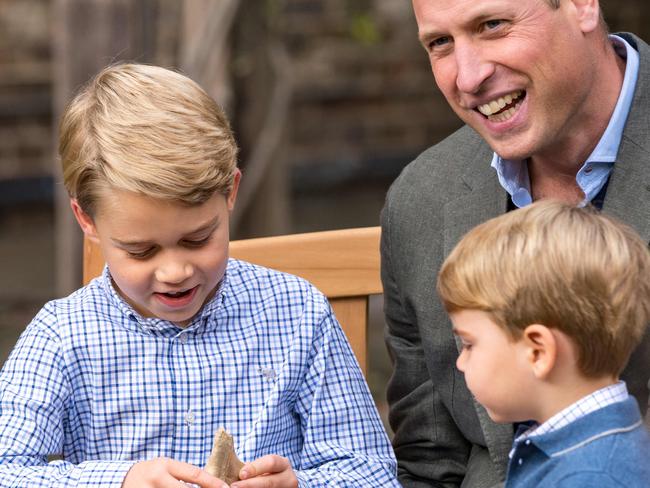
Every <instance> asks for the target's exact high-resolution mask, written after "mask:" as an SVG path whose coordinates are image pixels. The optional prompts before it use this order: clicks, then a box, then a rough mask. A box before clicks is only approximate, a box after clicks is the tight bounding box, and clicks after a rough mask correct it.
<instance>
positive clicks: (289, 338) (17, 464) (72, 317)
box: [0, 260, 399, 488]
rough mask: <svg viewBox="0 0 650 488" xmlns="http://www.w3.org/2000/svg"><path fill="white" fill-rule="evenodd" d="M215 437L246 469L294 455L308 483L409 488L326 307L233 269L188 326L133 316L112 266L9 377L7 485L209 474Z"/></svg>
mask: <svg viewBox="0 0 650 488" xmlns="http://www.w3.org/2000/svg"><path fill="white" fill-rule="evenodd" d="M219 427H224V428H225V429H226V430H227V431H229V432H230V433H231V434H232V435H233V438H234V442H235V446H236V451H237V454H238V456H239V458H240V459H241V460H243V461H252V460H253V459H256V458H258V457H260V456H263V455H266V454H279V455H281V456H284V457H287V458H288V459H289V460H290V461H291V464H292V466H293V468H294V470H295V472H296V475H297V477H298V479H299V484H300V486H301V487H307V486H310V487H316V486H337V487H344V486H355V487H359V486H367V487H372V488H375V487H378V486H381V487H385V486H389V487H392V486H395V487H398V486H399V484H398V483H397V481H396V469H397V463H396V461H395V458H394V455H393V452H392V448H391V446H390V443H389V440H388V438H387V436H386V433H385V431H384V428H383V426H382V424H381V421H380V419H379V416H378V414H377V410H376V408H375V405H374V403H373V400H372V398H371V396H370V393H369V391H368V388H367V386H366V383H365V380H364V378H363V375H362V373H361V370H360V369H359V366H358V364H357V361H356V359H355V358H354V355H353V353H352V350H351V349H350V346H349V344H348V342H347V340H346V338H345V335H344V334H343V331H342V330H341V328H340V326H339V324H338V323H337V321H336V319H335V318H334V316H333V315H332V311H331V308H330V306H329V304H328V303H327V300H326V299H325V297H324V296H323V295H322V294H321V293H320V292H318V291H317V290H316V289H315V288H314V287H313V286H311V285H310V284H308V283H307V282H306V281H304V280H301V279H300V278H297V277H295V276H291V275H287V274H283V273H278V272H275V271H271V270H268V269H265V268H261V267H258V266H254V265H252V264H249V263H245V262H242V261H236V260H230V261H229V263H228V268H227V272H226V277H225V278H224V280H223V281H222V284H221V286H220V289H219V291H218V292H217V294H216V295H215V297H214V298H213V299H212V300H211V301H210V302H208V303H206V304H205V305H204V307H203V308H202V310H201V311H200V312H199V313H198V314H197V316H196V317H195V318H194V319H193V320H192V323H191V324H190V325H189V326H188V327H187V328H179V327H177V326H176V325H174V324H173V323H171V322H167V321H164V320H160V319H156V318H143V317H141V316H140V315H138V314H137V313H136V312H135V311H134V310H133V309H132V308H131V307H130V306H129V305H128V304H127V303H126V302H125V301H124V300H123V299H122V298H121V297H120V296H119V295H118V294H117V293H116V291H115V289H114V287H113V285H112V282H111V278H110V275H109V273H108V270H107V269H105V270H104V274H103V276H102V277H100V278H98V279H96V280H94V281H92V282H91V283H90V284H89V285H88V286H86V287H84V288H82V289H81V290H79V291H77V292H76V293H74V294H72V295H71V296H69V297H67V298H64V299H60V300H54V301H52V302H49V303H48V304H46V305H45V306H44V307H43V309H42V310H41V311H40V312H39V314H38V315H37V316H36V317H35V318H34V320H33V321H32V322H31V323H30V325H29V326H28V327H27V329H26V330H25V332H24V333H23V334H22V336H21V337H20V339H19V341H18V343H17V345H16V347H15V348H14V350H13V352H12V353H11V355H10V357H9V359H8V360H7V362H6V363H5V365H4V367H3V369H2V373H0V486H3V487H9V486H11V487H21V488H22V487H24V488H28V487H29V488H33V487H51V488H54V487H57V488H59V487H60V488H63V487H70V486H75V487H91V486H92V487H100V486H101V487H115V488H119V487H120V486H121V484H122V481H123V479H124V477H125V475H126V473H127V471H128V470H129V469H130V467H131V466H132V465H133V463H134V462H135V461H137V460H145V459H150V458H153V457H158V456H167V457H171V458H174V459H176V460H179V461H184V462H187V463H191V464H194V465H197V466H203V465H204V464H205V462H206V460H207V457H208V455H209V453H210V449H211V447H212V442H213V438H214V433H215V431H216V430H217V429H218V428H219ZM54 454H59V455H62V456H63V460H58V461H53V462H50V463H49V464H48V462H47V459H48V456H50V455H54Z"/></svg>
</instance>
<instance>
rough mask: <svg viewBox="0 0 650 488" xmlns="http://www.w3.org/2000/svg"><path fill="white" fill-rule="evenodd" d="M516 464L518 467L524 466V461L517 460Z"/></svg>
mask: <svg viewBox="0 0 650 488" xmlns="http://www.w3.org/2000/svg"><path fill="white" fill-rule="evenodd" d="M517 464H519V466H521V465H522V464H524V460H523V459H521V458H519V461H517Z"/></svg>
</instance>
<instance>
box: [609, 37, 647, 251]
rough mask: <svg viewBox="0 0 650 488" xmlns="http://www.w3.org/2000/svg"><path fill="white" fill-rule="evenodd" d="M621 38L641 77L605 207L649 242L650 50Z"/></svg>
mask: <svg viewBox="0 0 650 488" xmlns="http://www.w3.org/2000/svg"><path fill="white" fill-rule="evenodd" d="M622 35H623V36H624V37H625V38H626V40H627V41H628V42H630V43H631V44H632V45H633V46H634V47H636V48H637V49H638V51H639V58H640V59H639V61H640V62H639V77H638V80H637V84H636V89H635V92H634V98H633V100H632V108H631V109H630V115H629V116H628V120H627V122H626V124H625V129H624V131H623V137H622V139H621V145H620V146H619V150H618V156H617V158H616V163H615V164H614V171H613V172H612V175H611V177H610V182H609V185H608V188H607V193H606V195H605V201H604V203H603V208H604V209H605V211H606V212H607V213H609V214H610V215H613V216H614V217H616V218H618V219H619V220H621V221H623V222H625V223H627V224H628V225H630V226H632V227H633V228H634V229H636V231H637V232H638V233H639V234H640V235H641V237H642V238H643V240H644V241H646V242H650V142H649V139H650V119H649V118H648V117H649V114H650V94H649V92H650V47H648V45H647V44H646V43H644V42H643V41H641V40H640V39H639V38H637V37H635V36H632V35H629V34H622Z"/></svg>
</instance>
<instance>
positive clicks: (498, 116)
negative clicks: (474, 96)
mask: <svg viewBox="0 0 650 488" xmlns="http://www.w3.org/2000/svg"><path fill="white" fill-rule="evenodd" d="M525 96H526V92H525V91H523V90H517V91H514V92H512V93H509V94H507V95H505V96H502V97H499V98H496V99H494V100H491V101H490V102H488V103H485V104H483V105H479V106H478V107H477V108H476V110H478V111H479V112H480V113H481V114H483V115H484V116H485V117H487V118H488V119H489V120H490V121H491V122H504V121H506V120H508V119H509V118H511V117H512V116H513V115H514V114H515V113H516V112H517V108H518V107H519V105H521V102H522V101H523V99H524V98H525Z"/></svg>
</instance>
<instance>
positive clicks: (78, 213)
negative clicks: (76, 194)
mask: <svg viewBox="0 0 650 488" xmlns="http://www.w3.org/2000/svg"><path fill="white" fill-rule="evenodd" d="M70 208H72V213H73V214H74V218H75V219H77V223H78V224H79V227H81V230H82V231H83V233H84V234H85V235H86V237H87V238H88V239H90V240H91V241H93V242H99V236H98V235H97V228H96V227H95V222H93V219H92V217H91V216H90V215H88V214H87V213H86V212H84V211H83V209H82V208H81V205H79V202H77V199H76V198H71V199H70Z"/></svg>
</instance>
